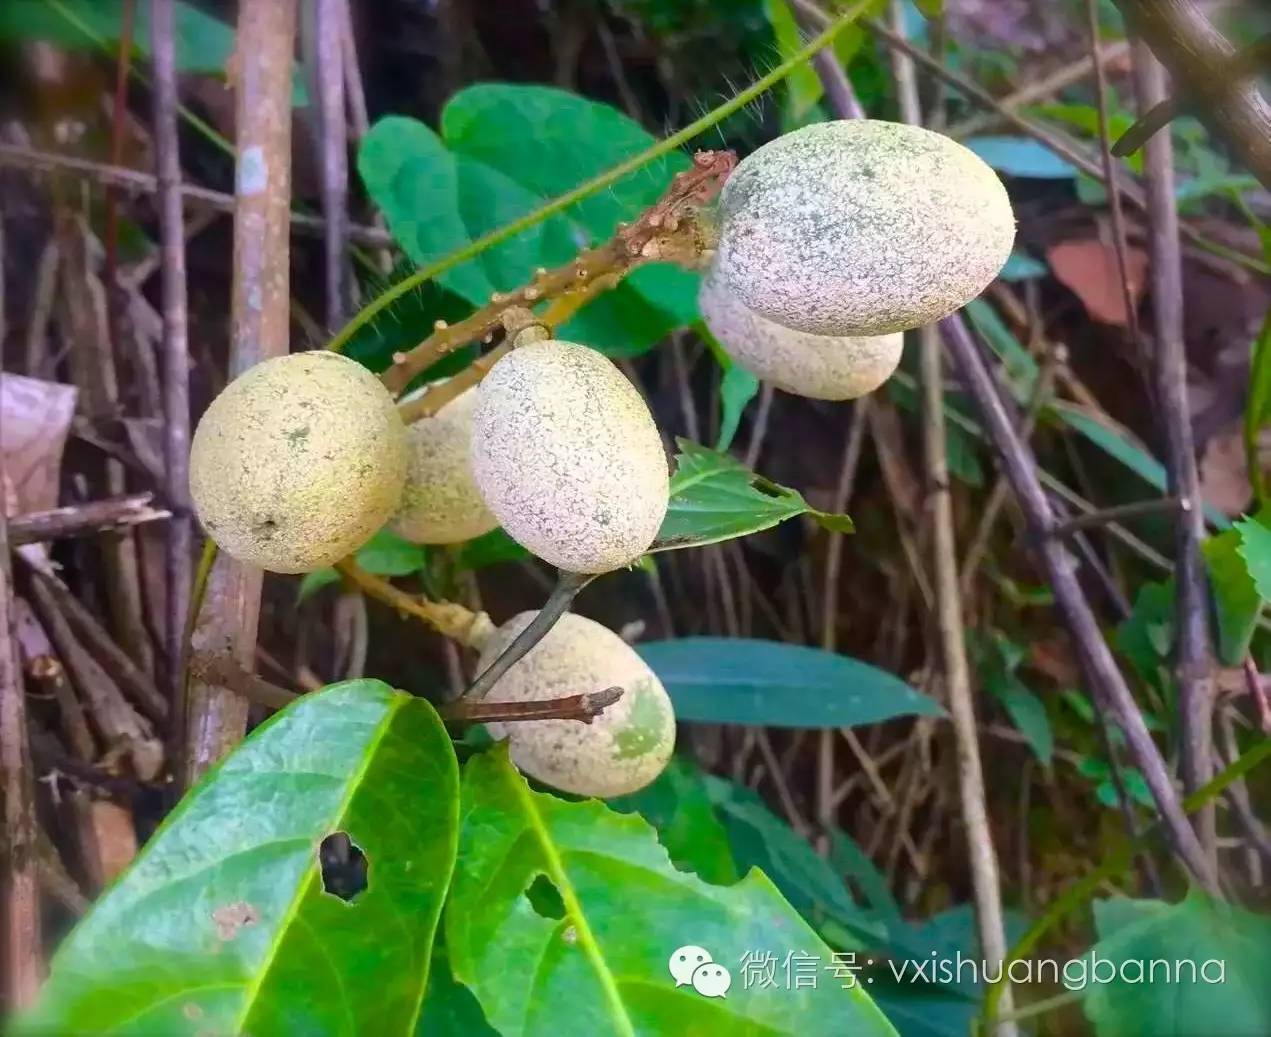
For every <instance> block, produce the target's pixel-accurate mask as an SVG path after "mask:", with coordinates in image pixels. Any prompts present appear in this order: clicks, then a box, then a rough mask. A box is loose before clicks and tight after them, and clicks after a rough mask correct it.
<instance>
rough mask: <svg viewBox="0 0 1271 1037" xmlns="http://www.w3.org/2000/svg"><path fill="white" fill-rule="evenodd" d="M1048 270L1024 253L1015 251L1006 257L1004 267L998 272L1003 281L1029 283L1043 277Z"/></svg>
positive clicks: (1044, 265) (1043, 264)
mask: <svg viewBox="0 0 1271 1037" xmlns="http://www.w3.org/2000/svg"><path fill="white" fill-rule="evenodd" d="M1049 269H1050V268H1049V267H1048V266H1047V265H1046V264H1045V263H1043V262H1041V261H1040V260H1037V259H1034V258H1033V257H1032V256H1030V255H1028V253H1026V252H1020V251H1015V252H1012V253H1011V254H1010V256H1009V257H1007V260H1006V265H1005V266H1004V267H1002V269H1001V270H1000V271H999V272H998V275H997V276H998V277H1000V278H1001V279H1002V280H1003V281H1031V280H1033V279H1034V278H1037V277H1045V276H1046V273H1047V271H1048V270H1049Z"/></svg>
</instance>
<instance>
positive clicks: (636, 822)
mask: <svg viewBox="0 0 1271 1037" xmlns="http://www.w3.org/2000/svg"><path fill="white" fill-rule="evenodd" d="M463 802H464V823H463V828H462V831H461V833H460V847H461V848H460V853H461V854H462V857H463V861H464V867H463V868H461V869H459V870H458V871H457V872H456V874H455V881H454V884H453V886H452V889H451V895H450V902H449V905H448V906H447V909H446V944H447V949H448V952H449V954H450V960H451V964H452V967H453V968H454V972H455V975H456V976H457V977H458V978H459V979H460V980H462V981H463V982H464V983H466V984H467V985H468V987H469V988H470V989H471V990H472V991H473V993H475V994H476V996H477V999H478V1000H479V1001H480V1002H481V1005H482V1007H483V1009H484V1010H485V1014H486V1017H487V1019H489V1021H490V1023H491V1024H492V1025H493V1026H494V1027H495V1028H496V1029H498V1030H499V1032H500V1033H501V1034H503V1035H504V1037H538V1035H550V1037H556V1035H558V1034H560V1033H561V1032H562V1027H564V1028H565V1030H566V1031H567V1032H569V1033H579V1034H605V1035H608V1034H619V1035H621V1034H625V1035H629V1037H634V1035H636V1034H639V1035H650V1037H652V1035H658V1034H669V1033H686V1034H687V1033H692V1034H694V1035H701V1037H710V1035H714V1034H719V1035H727V1037H733V1035H756V1037H757V1035H760V1034H763V1035H775V1034H806V1033H809V1032H815V1033H826V1032H829V1033H851V1034H854V1035H861V1037H871V1035H876V1034H877V1035H883V1034H893V1033H894V1032H895V1031H894V1030H893V1029H892V1027H891V1026H890V1025H889V1024H888V1022H887V1020H886V1019H885V1018H884V1017H883V1015H882V1013H881V1012H879V1011H878V1009H877V1008H875V1007H874V1005H873V1003H872V1002H871V1001H870V999H869V997H868V995H866V993H865V992H864V991H863V990H862V989H861V988H860V987H857V988H855V989H852V990H845V989H842V987H841V986H840V985H839V983H838V982H835V981H832V980H831V979H830V978H829V977H828V976H822V977H820V978H821V980H822V982H820V983H818V984H817V986H816V988H815V989H809V988H807V987H803V988H800V989H790V990H785V989H780V988H778V987H775V986H774V987H762V986H760V985H758V984H753V983H752V984H750V985H747V984H746V983H745V981H744V975H743V970H742V964H741V963H742V958H743V955H745V954H746V953H747V952H748V951H749V952H763V951H768V952H772V953H777V954H778V955H783V954H785V953H786V952H787V951H788V950H796V951H797V950H803V951H805V952H807V953H810V954H814V955H819V956H820V957H821V959H822V960H823V961H825V962H828V961H829V960H830V958H829V954H830V952H829V948H828V947H826V946H825V944H823V943H822V942H821V940H820V939H819V938H818V937H817V935H816V934H815V933H814V932H813V931H812V930H811V929H810V928H808V925H807V923H806V922H804V921H803V919H801V918H800V917H799V916H798V915H797V914H796V913H795V912H794V910H793V909H792V908H791V907H790V906H789V905H788V904H786V903H785V902H784V901H783V900H782V899H781V896H780V894H778V893H777V891H776V889H775V888H774V887H773V885H772V883H771V882H769V881H768V879H767V878H766V877H764V875H762V874H761V873H759V872H751V873H750V874H749V875H747V876H746V878H745V879H743V880H742V881H741V882H739V883H737V884H736V885H733V886H728V887H720V886H712V885H709V884H707V883H705V882H703V881H701V879H699V878H697V877H696V876H693V875H689V874H686V873H685V872H682V871H678V870H677V869H676V868H675V867H673V866H672V864H671V862H670V860H669V859H668V858H667V855H666V851H665V850H664V849H663V848H662V847H661V846H660V845H659V843H658V842H657V839H656V837H655V835H654V832H653V829H651V828H650V827H649V826H648V825H647V824H646V823H645V822H644V821H643V820H641V819H640V818H638V817H635V816H632V815H625V816H624V815H621V814H616V813H614V812H613V811H611V810H609V809H607V808H606V807H605V805H604V804H603V803H600V802H598V801H596V800H584V801H582V802H574V803H570V802H565V801H563V800H561V799H558V798H556V797H555V796H551V795H548V794H545V793H536V792H533V791H531V790H530V789H529V787H528V786H527V785H526V783H525V780H524V779H523V778H522V777H521V776H520V775H519V774H518V773H517V772H516V771H515V769H513V767H512V766H511V764H510V763H509V762H508V759H507V754H506V752H505V751H504V750H503V749H502V748H501V747H500V748H499V749H497V750H494V751H491V752H489V753H485V754H482V755H481V756H477V757H474V758H473V759H472V760H471V761H469V763H468V764H467V766H466V767H465V769H464V782H463ZM531 890H533V893H530V892H529V891H531ZM553 893H554V895H553ZM685 945H694V946H696V947H702V948H706V949H707V950H708V952H709V953H710V954H711V955H712V956H713V958H714V961H715V962H716V963H718V964H719V965H722V966H723V967H725V968H727V969H729V970H730V971H731V973H732V986H731V988H730V989H729V990H728V992H727V996H726V997H724V998H708V997H704V996H702V995H700V994H698V993H696V992H695V990H694V988H693V987H692V986H689V985H686V986H680V987H677V986H676V985H675V981H674V980H673V979H672V977H671V975H670V973H669V969H668V964H669V962H670V960H671V957H672V954H673V952H674V951H676V950H678V949H679V948H681V947H683V946H685ZM778 960H780V958H778Z"/></svg>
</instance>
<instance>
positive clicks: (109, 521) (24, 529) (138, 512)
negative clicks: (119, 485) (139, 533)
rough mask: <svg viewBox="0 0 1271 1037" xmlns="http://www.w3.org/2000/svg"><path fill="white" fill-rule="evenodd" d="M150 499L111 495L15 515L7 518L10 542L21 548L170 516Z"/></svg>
mask: <svg viewBox="0 0 1271 1037" xmlns="http://www.w3.org/2000/svg"><path fill="white" fill-rule="evenodd" d="M153 499H154V494H152V493H137V494H133V495H132V496H129V497H111V498H108V499H106V500H99V501H89V502H88V503H86V504H68V505H67V506H66V507H63V508H51V509H50V510H48V511H31V512H28V513H27V514H25V515H15V516H14V517H13V518H11V519H9V544H10V545H11V546H13V547H20V546H21V545H22V544H35V543H41V542H43V541H46V540H64V539H66V538H68V537H81V536H92V535H94V534H96V533H101V532H104V531H106V530H111V529H123V528H126V527H128V526H139V525H141V524H142V523H145V522H157V521H159V520H161V519H166V518H170V517H171V516H172V512H170V511H167V510H165V509H163V508H152V507H151V506H150V502H151V501H152V500H153Z"/></svg>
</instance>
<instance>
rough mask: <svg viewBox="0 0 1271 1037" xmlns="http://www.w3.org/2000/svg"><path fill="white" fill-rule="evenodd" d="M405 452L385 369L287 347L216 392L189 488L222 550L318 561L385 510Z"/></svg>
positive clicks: (328, 558)
mask: <svg viewBox="0 0 1271 1037" xmlns="http://www.w3.org/2000/svg"><path fill="white" fill-rule="evenodd" d="M406 455H407V447H406V426H405V425H404V424H403V423H402V420H401V418H400V417H398V414H397V408H396V407H395V406H394V404H393V400H392V397H390V396H389V394H388V392H387V391H386V390H385V388H384V386H383V385H381V384H380V382H379V379H377V378H376V377H375V376H374V375H373V374H371V373H370V372H369V371H368V370H366V368H364V367H362V366H361V365H360V364H357V363H355V362H354V361H352V360H349V359H348V358H346V357H342V356H339V355H338V354H336V353H331V352H326V351H321V350H320V351H315V352H310V353H292V354H291V355H289V356H283V357H275V358H274V359H272V360H266V361H264V362H263V363H260V364H257V365H256V366H255V367H253V368H251V369H250V370H248V371H246V372H245V373H244V374H242V375H240V376H239V377H238V378H236V379H234V381H232V382H231V383H230V384H229V385H228V386H227V387H226V388H225V391H224V392H222V393H221V394H220V395H219V396H218V397H216V399H215V400H213V401H212V404H211V406H210V407H208V409H207V411H206V413H205V414H204V415H203V418H202V420H201V421H200V422H199V425H198V428H197V429H196V430H195V433H194V440H193V442H192V443H191V446H190V495H191V497H192V498H193V500H194V507H195V510H196V511H197V512H198V516H199V520H200V521H201V522H202V523H203V526H204V528H205V529H206V530H207V533H208V536H210V537H211V538H212V539H213V540H215V541H216V543H217V546H219V547H220V548H221V550H223V551H225V552H226V554H229V555H231V556H233V557H234V558H237V559H238V560H239V561H241V562H247V563H249V564H251V565H258V566H260V567H261V568H262V569H268V570H270V571H271V572H279V573H303V572H312V571H313V570H314V569H321V568H322V567H323V566H327V565H331V564H332V563H334V562H336V561H339V559H341V558H343V557H345V556H346V555H348V554H349V553H350V552H352V551H354V550H356V549H357V548H358V547H360V546H361V545H362V544H363V543H365V542H366V541H367V540H368V539H369V538H370V537H371V535H372V534H373V533H374V532H375V531H376V530H377V529H379V528H380V527H381V526H382V525H383V524H384V523H385V522H386V521H387V520H388V518H389V516H390V515H391V514H392V513H393V510H394V509H395V508H396V507H397V502H398V500H399V498H400V497H401V492H402V485H403V483H404V482H405V479H406Z"/></svg>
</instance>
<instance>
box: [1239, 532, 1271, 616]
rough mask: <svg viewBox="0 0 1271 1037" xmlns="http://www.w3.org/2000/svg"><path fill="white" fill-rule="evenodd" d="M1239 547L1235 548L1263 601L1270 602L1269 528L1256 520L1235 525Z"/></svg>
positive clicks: (1270, 558)
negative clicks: (1238, 537) (1238, 533)
mask: <svg viewBox="0 0 1271 1037" xmlns="http://www.w3.org/2000/svg"><path fill="white" fill-rule="evenodd" d="M1236 529H1237V530H1239V532H1240V546H1239V547H1238V548H1236V550H1237V552H1239V554H1240V557H1241V558H1243V559H1244V560H1245V565H1247V566H1248V567H1249V576H1250V578H1251V579H1252V580H1253V585H1254V587H1255V588H1256V589H1257V592H1258V594H1259V595H1261V597H1262V600H1263V601H1271V527H1269V526H1268V525H1266V524H1264V523H1263V522H1260V521H1259V520H1258V519H1256V518H1246V519H1241V520H1240V521H1239V522H1237V523H1236Z"/></svg>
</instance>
